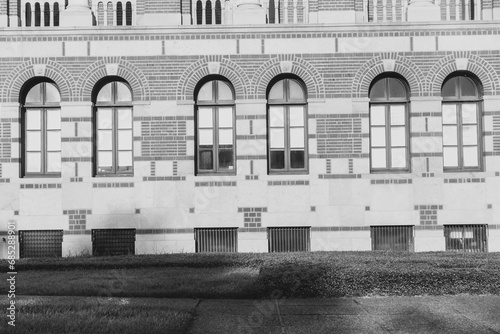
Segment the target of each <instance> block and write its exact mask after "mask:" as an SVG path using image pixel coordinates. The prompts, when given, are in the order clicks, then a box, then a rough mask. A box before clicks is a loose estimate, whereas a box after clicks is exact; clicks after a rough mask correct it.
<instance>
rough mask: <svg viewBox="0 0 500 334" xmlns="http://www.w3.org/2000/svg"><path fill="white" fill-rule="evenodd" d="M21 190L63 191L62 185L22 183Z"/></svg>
mask: <svg viewBox="0 0 500 334" xmlns="http://www.w3.org/2000/svg"><path fill="white" fill-rule="evenodd" d="M19 186H20V188H21V189H61V184H60V183H21V184H20V185H19Z"/></svg>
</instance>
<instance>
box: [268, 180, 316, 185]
mask: <svg viewBox="0 0 500 334" xmlns="http://www.w3.org/2000/svg"><path fill="white" fill-rule="evenodd" d="M267 185H268V186H308V185H309V181H308V180H305V181H304V180H297V181H267Z"/></svg>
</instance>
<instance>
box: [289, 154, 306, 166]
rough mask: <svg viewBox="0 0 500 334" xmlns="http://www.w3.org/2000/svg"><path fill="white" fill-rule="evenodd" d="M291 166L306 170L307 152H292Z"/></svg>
mask: <svg viewBox="0 0 500 334" xmlns="http://www.w3.org/2000/svg"><path fill="white" fill-rule="evenodd" d="M290 166H291V168H304V167H305V152H304V151H290Z"/></svg>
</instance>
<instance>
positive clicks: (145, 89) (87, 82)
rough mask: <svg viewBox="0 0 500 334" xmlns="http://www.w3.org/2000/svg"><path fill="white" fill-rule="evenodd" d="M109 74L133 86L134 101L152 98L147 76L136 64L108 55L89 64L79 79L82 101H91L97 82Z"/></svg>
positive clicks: (79, 96)
mask: <svg viewBox="0 0 500 334" xmlns="http://www.w3.org/2000/svg"><path fill="white" fill-rule="evenodd" d="M107 76H118V77H121V78H123V79H125V80H126V81H127V82H128V83H129V85H130V88H132V95H133V99H134V101H149V100H150V88H149V82H148V80H147V78H146V76H145V75H144V74H143V73H142V71H141V70H139V69H138V68H137V67H136V66H135V65H133V64H131V63H130V62H128V61H126V60H124V59H121V58H119V57H106V58H103V59H100V60H98V61H96V62H94V63H92V64H91V65H90V66H88V67H87V68H86V69H85V70H84V71H83V72H82V74H81V75H80V77H79V79H78V83H77V94H76V96H78V98H79V100H80V101H90V100H91V96H92V90H93V89H94V86H95V84H96V83H97V82H98V81H99V80H101V79H102V78H105V77H107Z"/></svg>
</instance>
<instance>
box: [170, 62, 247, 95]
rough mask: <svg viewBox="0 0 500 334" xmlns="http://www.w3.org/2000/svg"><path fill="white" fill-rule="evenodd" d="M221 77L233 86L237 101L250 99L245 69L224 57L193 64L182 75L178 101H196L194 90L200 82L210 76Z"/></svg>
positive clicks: (178, 88) (178, 85)
mask: <svg viewBox="0 0 500 334" xmlns="http://www.w3.org/2000/svg"><path fill="white" fill-rule="evenodd" d="M213 74H216V75H221V76H223V77H225V78H227V79H228V80H229V81H230V82H231V84H232V85H233V88H234V91H235V94H236V99H246V98H248V94H247V88H246V86H245V83H246V82H249V81H250V80H249V79H248V77H247V75H246V74H245V72H244V71H243V69H242V68H241V67H240V66H239V65H238V64H236V63H235V62H233V61H231V60H229V59H227V58H224V57H222V56H207V57H204V58H202V59H200V60H198V61H196V62H195V63H193V64H191V65H190V66H189V67H188V68H186V70H185V71H184V72H183V73H182V75H181V77H180V79H179V82H178V84H177V100H188V101H189V100H191V101H192V100H194V90H195V87H196V85H197V84H198V82H200V80H201V79H203V78H204V77H206V76H208V75H213Z"/></svg>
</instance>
